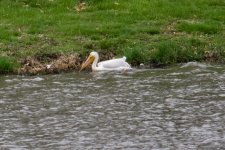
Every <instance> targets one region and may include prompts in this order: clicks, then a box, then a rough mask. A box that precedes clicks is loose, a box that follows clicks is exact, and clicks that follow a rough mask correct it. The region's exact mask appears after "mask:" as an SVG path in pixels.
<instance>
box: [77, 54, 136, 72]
mask: <svg viewBox="0 0 225 150" xmlns="http://www.w3.org/2000/svg"><path fill="white" fill-rule="evenodd" d="M98 60H99V55H98V53H97V52H91V53H90V55H89V57H88V58H87V60H86V61H85V62H84V63H82V66H81V69H80V71H81V70H83V69H84V68H85V67H87V66H88V65H89V64H90V63H92V62H93V63H92V67H91V68H92V71H127V70H131V69H132V68H131V66H130V65H129V64H128V63H127V62H126V57H125V56H124V57H123V58H117V59H111V60H107V61H102V62H99V63H98Z"/></svg>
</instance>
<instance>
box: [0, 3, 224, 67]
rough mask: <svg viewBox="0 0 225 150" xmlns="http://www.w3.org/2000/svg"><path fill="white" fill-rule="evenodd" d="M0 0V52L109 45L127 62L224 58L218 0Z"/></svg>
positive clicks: (58, 50)
mask: <svg viewBox="0 0 225 150" xmlns="http://www.w3.org/2000/svg"><path fill="white" fill-rule="evenodd" d="M77 2H78V1H77V0H0V20H1V22H0V56H3V55H7V56H9V57H11V56H13V57H15V58H16V59H20V58H23V57H26V56H28V55H29V56H36V55H40V53H43V55H44V54H45V53H46V54H49V53H51V54H52V53H56V54H58V53H81V54H83V53H86V52H87V51H88V52H90V51H93V50H95V51H99V52H103V51H105V52H107V51H110V52H112V53H113V54H115V55H117V56H120V55H127V58H128V60H129V62H131V63H132V64H138V63H142V62H143V63H149V62H151V63H156V64H157V63H158V64H162V63H163V64H171V63H177V62H186V61H193V60H196V61H207V60H208V58H207V57H205V56H204V54H205V52H206V51H207V52H208V51H209V53H213V54H215V55H214V56H215V57H217V58H216V59H214V60H215V61H219V62H224V61H225V58H224V57H223V56H225V55H224V53H225V52H224V51H225V50H224V47H225V45H224V35H225V15H224V14H225V1H224V0H214V1H212V0H151V1H150V0H141V1H140V0H117V1H112V0H85V2H86V6H85V9H84V10H82V11H80V12H77V11H76V9H75V6H76V5H77Z"/></svg>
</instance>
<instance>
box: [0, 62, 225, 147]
mask: <svg viewBox="0 0 225 150" xmlns="http://www.w3.org/2000/svg"><path fill="white" fill-rule="evenodd" d="M224 72H225V67H223V66H215V67H212V66H208V65H205V64H204V65H202V64H191V63H190V64H187V65H184V66H182V67H172V68H167V69H153V70H135V71H134V72H132V73H128V74H120V73H116V74H115V73H109V74H107V73H103V74H96V73H95V74H92V73H90V74H87V73H86V74H76V73H70V74H61V75H46V76H40V77H24V76H5V77H3V78H1V80H0V95H1V98H0V120H1V124H0V131H1V135H2V136H1V137H0V149H4V148H5V149H37V150H38V149H74V148H75V149H129V150H130V149H223V147H224V146H225V145H224V141H225V132H224V131H225V130H224V129H225V126H224V124H225V117H224V113H225V112H224V107H225V101H224V97H225V95H224V92H225V86H224V78H225V74H224Z"/></svg>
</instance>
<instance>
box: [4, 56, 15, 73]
mask: <svg viewBox="0 0 225 150" xmlns="http://www.w3.org/2000/svg"><path fill="white" fill-rule="evenodd" d="M17 67H18V63H17V62H16V61H15V59H14V58H11V57H6V56H1V57H0V73H1V74H6V73H13V72H14V71H15V70H16V68H17Z"/></svg>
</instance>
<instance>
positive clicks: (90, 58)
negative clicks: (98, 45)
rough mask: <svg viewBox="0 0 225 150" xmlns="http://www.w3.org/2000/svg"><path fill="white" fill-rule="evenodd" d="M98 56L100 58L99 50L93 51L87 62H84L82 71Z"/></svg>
mask: <svg viewBox="0 0 225 150" xmlns="http://www.w3.org/2000/svg"><path fill="white" fill-rule="evenodd" d="M96 58H98V53H97V52H91V53H90V55H89V56H88V58H87V59H86V61H85V62H83V63H82V65H81V68H80V71H82V70H83V69H84V68H86V67H87V66H88V65H89V64H91V63H92V62H93V61H94V60H95V59H96Z"/></svg>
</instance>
